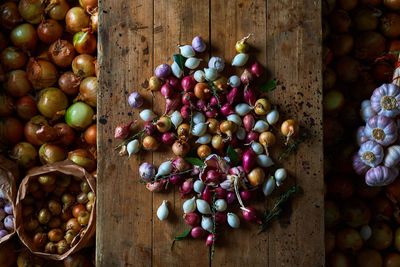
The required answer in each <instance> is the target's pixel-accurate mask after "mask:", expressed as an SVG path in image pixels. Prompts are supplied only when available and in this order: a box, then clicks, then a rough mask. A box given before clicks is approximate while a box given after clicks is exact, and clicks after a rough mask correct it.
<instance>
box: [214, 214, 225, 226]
mask: <svg viewBox="0 0 400 267" xmlns="http://www.w3.org/2000/svg"><path fill="white" fill-rule="evenodd" d="M226 219H227V215H226V212H221V211H217V212H216V213H215V222H216V223H218V224H224V223H226Z"/></svg>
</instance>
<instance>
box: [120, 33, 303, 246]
mask: <svg viewBox="0 0 400 267" xmlns="http://www.w3.org/2000/svg"><path fill="white" fill-rule="evenodd" d="M249 37H250V36H247V37H245V38H243V39H241V40H239V41H238V42H237V43H236V46H235V49H236V52H237V54H236V56H235V57H234V58H233V59H232V62H231V63H230V64H231V65H232V66H233V67H234V69H235V71H237V72H238V73H239V72H240V73H241V74H240V76H237V75H236V74H235V73H233V74H232V75H230V76H226V75H227V70H226V69H225V65H226V64H227V63H226V62H225V60H224V59H222V58H220V57H217V56H213V57H211V58H210V59H209V60H208V62H207V61H206V60H202V59H200V57H202V56H204V52H205V51H206V45H205V43H204V41H203V40H202V38H201V37H200V36H196V37H194V39H193V40H192V43H191V45H182V46H179V50H180V51H179V52H180V53H179V54H175V55H173V59H174V61H173V62H172V64H171V65H168V64H161V65H159V66H158V67H157V68H156V69H155V70H154V76H152V77H151V78H149V91H151V92H152V93H158V91H159V92H160V93H161V94H162V95H163V96H164V98H165V112H164V114H161V115H157V114H156V113H154V112H153V111H152V110H151V109H143V110H141V111H140V113H139V117H140V119H141V120H142V121H143V122H144V127H143V129H138V127H136V126H134V127H132V122H130V123H128V124H125V125H121V126H118V127H117V128H116V129H115V138H116V139H121V140H123V141H122V143H121V144H120V145H118V146H117V148H118V149H120V154H121V155H128V156H132V155H134V154H137V153H139V152H140V151H157V150H158V149H159V147H160V146H162V145H166V146H170V147H171V149H172V152H173V154H174V155H175V156H176V158H175V159H173V160H167V161H164V162H162V163H161V164H160V166H159V167H158V168H156V167H155V166H154V165H153V164H151V163H148V162H144V163H142V164H141V165H140V168H139V177H140V179H141V180H142V181H143V182H145V183H146V188H147V189H148V190H150V191H156V192H157V191H162V190H165V189H166V188H167V187H168V185H169V184H172V185H176V186H179V191H180V193H181V195H182V197H183V198H186V201H185V202H184V203H183V207H182V208H183V218H184V220H185V222H186V224H187V225H188V227H189V230H188V231H187V232H186V235H187V236H188V235H190V236H191V237H192V238H196V239H205V242H206V245H207V246H212V247H213V246H214V243H215V241H216V240H217V239H216V236H217V233H219V232H220V230H221V229H222V226H223V225H229V226H230V227H231V228H238V227H239V226H240V218H239V216H238V215H237V214H236V213H235V212H236V210H237V207H240V210H241V214H242V218H243V220H245V221H247V222H252V223H258V224H262V225H263V227H265V224H266V223H267V221H268V220H270V219H271V218H269V217H268V215H264V216H261V214H260V212H259V211H257V209H256V208H255V207H253V206H251V205H250V203H251V202H252V201H254V200H256V199H263V198H265V197H269V196H271V194H272V193H273V192H274V190H275V188H276V187H279V186H281V185H282V184H283V183H284V180H285V179H286V178H287V177H288V175H289V174H288V173H287V170H286V169H284V168H282V167H281V165H282V162H280V161H281V159H280V158H279V159H276V160H275V159H274V160H273V158H272V154H271V153H270V152H271V151H273V150H275V152H277V150H276V149H277V148H279V147H280V148H281V149H282V148H283V149H287V148H288V147H291V146H290V145H291V144H293V143H295V140H294V138H295V137H296V136H298V133H299V126H298V124H297V122H296V121H295V120H293V119H287V120H280V114H279V111H278V110H279V107H278V106H276V105H272V104H271V102H270V101H269V99H268V92H269V91H272V90H274V89H275V88H276V81H274V80H271V81H267V82H265V81H263V72H264V67H263V66H262V65H261V64H260V63H259V62H257V61H256V60H255V59H253V58H251V56H250V54H249V51H250V45H249V44H248V42H247V41H248V38H249ZM147 93H149V92H147ZM128 103H129V105H130V106H131V107H133V108H140V107H141V106H142V105H143V103H144V100H143V97H142V96H141V94H140V93H139V92H136V91H135V92H132V93H131V94H130V95H129V97H128ZM281 117H282V116H281ZM135 125H136V123H135ZM278 144H280V145H281V146H278ZM280 191H281V190H280ZM295 191H296V189H293V190H292V191H289V192H290V193H288V194H292V193H294V192H295ZM277 192H279V191H277ZM280 193H281V192H280ZM283 195H284V194H283ZM168 215H169V208H168V203H167V202H166V201H163V202H162V203H161V206H160V207H159V208H158V210H157V216H158V218H159V219H160V220H165V219H167V217H168Z"/></svg>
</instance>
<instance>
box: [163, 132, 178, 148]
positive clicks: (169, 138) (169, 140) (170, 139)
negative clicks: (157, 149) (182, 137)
mask: <svg viewBox="0 0 400 267" xmlns="http://www.w3.org/2000/svg"><path fill="white" fill-rule="evenodd" d="M161 142H162V143H163V144H166V145H172V144H173V143H174V142H175V135H174V133H172V132H166V133H163V134H162V136H161Z"/></svg>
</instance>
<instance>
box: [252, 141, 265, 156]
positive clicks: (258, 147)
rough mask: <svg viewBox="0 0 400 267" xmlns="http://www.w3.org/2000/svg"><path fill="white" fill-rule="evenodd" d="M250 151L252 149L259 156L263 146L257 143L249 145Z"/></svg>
mask: <svg viewBox="0 0 400 267" xmlns="http://www.w3.org/2000/svg"><path fill="white" fill-rule="evenodd" d="M251 149H253V151H254V153H256V154H257V155H260V154H262V153H263V152H264V148H263V146H262V145H261V144H260V143H258V142H253V143H251Z"/></svg>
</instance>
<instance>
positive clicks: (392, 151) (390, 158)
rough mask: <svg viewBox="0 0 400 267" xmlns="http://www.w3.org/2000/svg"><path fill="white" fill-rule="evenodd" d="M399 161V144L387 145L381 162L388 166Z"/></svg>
mask: <svg viewBox="0 0 400 267" xmlns="http://www.w3.org/2000/svg"><path fill="white" fill-rule="evenodd" d="M399 162H400V146H399V145H394V146H390V147H388V149H387V151H386V155H385V158H384V159H383V164H384V165H385V166H386V167H388V168H391V167H395V166H396V165H397V164H399Z"/></svg>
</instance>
